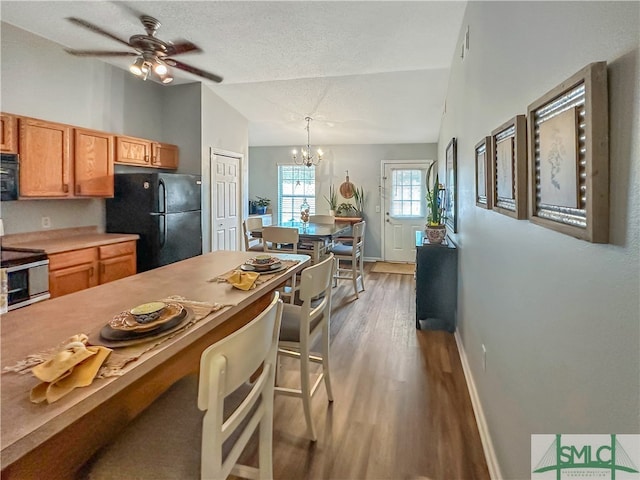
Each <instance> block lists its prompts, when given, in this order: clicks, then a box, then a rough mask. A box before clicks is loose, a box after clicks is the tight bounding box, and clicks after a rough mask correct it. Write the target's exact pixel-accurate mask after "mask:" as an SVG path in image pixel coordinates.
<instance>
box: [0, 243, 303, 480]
mask: <svg viewBox="0 0 640 480" xmlns="http://www.w3.org/2000/svg"><path fill="white" fill-rule="evenodd" d="M278 256H279V257H280V258H282V259H283V260H289V261H290V262H286V264H287V265H290V266H288V268H286V269H285V270H283V271H281V272H279V273H277V274H271V275H265V277H264V278H265V280H264V281H262V282H256V287H255V288H254V289H251V290H248V291H243V290H240V289H237V288H235V287H233V286H232V285H231V284H230V283H228V282H225V281H223V280H222V278H224V275H225V274H227V273H229V272H231V271H233V270H235V269H237V268H238V267H239V266H240V265H242V264H244V263H245V262H246V261H248V260H249V259H251V258H252V255H251V254H250V253H246V252H230V251H218V252H213V253H208V254H205V255H201V256H197V257H193V258H190V259H188V260H184V261H181V262H177V263H174V264H170V265H166V266H164V267H160V268H157V269H155V270H150V271H147V272H144V273H141V274H137V275H134V276H130V277H127V278H123V279H121V280H117V281H114V282H111V283H108V284H105V285H100V286H97V287H94V288H90V289H87V290H83V291H80V292H76V293H73V294H70V295H65V296H63V297H60V298H56V299H52V300H48V301H45V302H40V303H38V304H34V305H31V306H28V307H25V308H22V309H19V310H15V311H12V312H9V313H8V314H6V315H3V316H2V320H1V321H2V339H1V348H2V369H3V373H2V376H1V387H2V403H1V406H0V408H1V422H2V425H1V464H2V478H3V479H5V478H20V479H25V478H40V479H41V478H48V479H51V478H73V476H74V474H75V473H76V471H77V470H78V469H79V468H80V467H81V466H82V465H83V464H84V463H85V462H86V461H87V460H88V459H89V458H90V457H91V456H92V455H93V454H94V453H95V452H96V451H97V450H98V449H99V448H100V447H101V446H102V445H103V444H105V443H106V442H108V441H109V439H111V438H113V436H114V435H115V434H116V433H117V432H118V431H119V430H120V429H121V428H122V427H124V426H125V425H126V424H127V423H128V422H130V421H131V420H132V419H133V418H134V417H135V416H136V415H138V414H139V413H140V412H141V411H143V410H144V409H145V408H146V407H147V406H148V405H150V404H151V403H152V402H153V401H154V400H155V399H156V398H157V397H158V396H159V395H160V394H162V393H163V392H164V391H165V390H166V389H167V388H168V387H169V386H171V384H173V383H174V382H175V381H177V380H178V379H180V378H181V377H183V376H185V375H187V374H189V373H193V372H196V371H197V370H198V367H199V361H200V355H201V353H202V351H203V350H204V349H205V348H207V347H208V346H209V345H211V344H213V343H215V342H216V341H217V340H220V339H221V338H224V337H225V336H227V335H229V334H230V333H232V332H234V331H235V330H237V329H239V328H240V327H242V326H243V325H245V324H246V323H248V322H249V321H250V320H251V319H252V318H254V317H255V316H256V315H257V314H258V313H259V312H260V311H262V310H263V309H264V308H265V307H266V306H267V305H268V303H269V301H270V300H271V298H272V292H273V291H274V290H276V289H277V288H278V287H279V286H281V285H282V284H283V283H284V282H285V281H286V279H287V278H289V277H290V276H291V275H294V274H296V273H298V272H299V271H301V270H302V269H303V268H304V267H305V266H307V265H308V264H309V262H310V258H309V256H307V255H278ZM284 263H285V262H283V264H284ZM168 297H175V298H183V299H185V300H188V301H191V302H194V303H195V302H203V303H205V302H206V303H209V304H220V305H221V306H222V305H224V307H222V308H221V309H219V310H217V311H214V312H212V313H210V314H208V315H207V316H205V317H204V318H202V319H201V320H199V321H197V322H195V323H193V324H191V325H190V326H189V327H188V328H185V329H184V330H178V331H177V333H176V334H175V335H172V336H171V337H170V338H169V339H168V340H166V341H164V342H162V343H161V344H159V345H158V346H157V347H155V348H153V349H150V350H149V351H146V352H144V354H142V355H141V356H140V357H139V358H137V359H136V360H135V361H131V362H130V363H127V364H126V365H125V366H123V367H122V371H121V372H119V374H118V375H117V376H109V377H107V378H96V379H95V380H94V381H93V382H92V383H91V385H89V386H87V387H82V388H76V389H74V390H72V391H71V392H70V393H68V394H67V395H65V396H64V397H63V398H61V399H59V400H58V401H56V402H54V403H51V404H47V403H40V404H35V403H32V402H31V401H30V398H29V394H30V391H31V389H32V388H33V387H34V386H36V385H37V384H38V380H37V379H36V378H35V377H34V376H33V375H31V374H30V373H26V374H18V373H15V372H14V371H6V370H7V367H9V369H11V367H13V366H15V365H16V364H19V363H20V362H21V361H24V360H25V359H26V358H28V357H29V356H30V355H34V354H38V353H41V352H47V351H51V349H53V348H54V347H56V346H58V345H60V344H61V343H62V342H65V340H66V339H68V338H70V337H72V336H73V335H77V334H80V333H84V334H86V335H88V336H89V339H90V340H91V339H95V338H99V335H98V336H96V335H97V334H99V332H100V331H101V329H102V328H104V326H105V325H106V324H107V323H108V322H109V321H110V320H111V319H112V318H113V317H114V316H115V315H117V314H119V313H120V312H123V311H128V310H130V309H132V308H133V307H135V306H136V305H141V304H145V303H148V302H153V301H158V300H161V299H165V298H168ZM91 343H92V344H95V342H94V341H91ZM113 350H114V352H115V351H116V350H117V348H113ZM112 355H113V353H112ZM194 401H195V400H194Z"/></svg>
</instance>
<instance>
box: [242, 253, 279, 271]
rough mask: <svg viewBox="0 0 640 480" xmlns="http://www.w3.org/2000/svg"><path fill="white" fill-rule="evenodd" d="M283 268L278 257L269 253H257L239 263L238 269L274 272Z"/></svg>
mask: <svg viewBox="0 0 640 480" xmlns="http://www.w3.org/2000/svg"><path fill="white" fill-rule="evenodd" d="M283 268H284V266H283V265H282V262H281V261H280V259H279V258H277V257H272V256H270V255H258V256H256V257H254V258H250V259H249V260H247V261H246V262H245V263H243V264H242V265H240V269H241V270H244V271H245V272H257V273H275V272H279V271H280V270H282V269H283Z"/></svg>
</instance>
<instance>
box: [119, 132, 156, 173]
mask: <svg viewBox="0 0 640 480" xmlns="http://www.w3.org/2000/svg"><path fill="white" fill-rule="evenodd" d="M116 163H122V164H125V165H137V166H142V167H149V166H151V142H150V141H149V140H143V139H141V138H134V137H122V136H118V137H116Z"/></svg>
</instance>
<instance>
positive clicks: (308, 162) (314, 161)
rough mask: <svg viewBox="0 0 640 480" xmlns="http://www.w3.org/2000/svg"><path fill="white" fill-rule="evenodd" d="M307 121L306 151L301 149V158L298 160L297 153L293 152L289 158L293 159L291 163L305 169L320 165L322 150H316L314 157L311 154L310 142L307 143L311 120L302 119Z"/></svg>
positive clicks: (307, 118)
mask: <svg viewBox="0 0 640 480" xmlns="http://www.w3.org/2000/svg"><path fill="white" fill-rule="evenodd" d="M304 119H305V120H306V121H307V148H306V150H305V149H304V147H303V148H302V149H301V150H302V152H301V156H300V158H298V151H297V150H294V151H293V152H291V157H292V158H293V163H295V164H296V165H304V166H305V167H311V166H315V165H318V164H319V163H320V161H321V160H322V150H320V149H318V150H316V154H317V156H316V157H314V156H313V154H312V153H311V146H310V145H309V144H310V141H309V122H311V120H313V119H312V118H311V117H305V118H304Z"/></svg>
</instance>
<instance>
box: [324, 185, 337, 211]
mask: <svg viewBox="0 0 640 480" xmlns="http://www.w3.org/2000/svg"><path fill="white" fill-rule="evenodd" d="M324 199H325V200H326V201H327V203H328V204H329V215H333V216H334V217H335V216H336V212H337V211H338V194H337V193H336V189H335V188H333V185H329V196H328V197H327V196H326V195H325V196H324Z"/></svg>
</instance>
